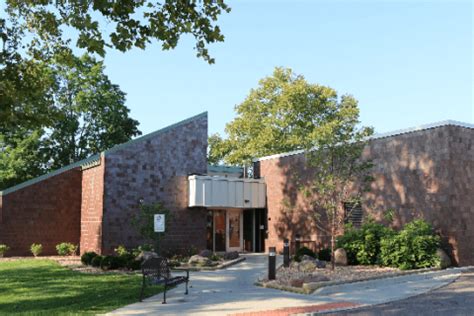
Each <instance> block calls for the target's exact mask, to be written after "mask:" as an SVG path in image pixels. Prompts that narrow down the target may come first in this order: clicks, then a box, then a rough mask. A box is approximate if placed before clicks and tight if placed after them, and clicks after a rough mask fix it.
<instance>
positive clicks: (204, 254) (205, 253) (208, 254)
mask: <svg viewBox="0 0 474 316" xmlns="http://www.w3.org/2000/svg"><path fill="white" fill-rule="evenodd" d="M212 254H213V252H212V251H210V250H207V249H205V250H201V252H200V253H199V255H200V256H201V257H206V258H211V256H212Z"/></svg>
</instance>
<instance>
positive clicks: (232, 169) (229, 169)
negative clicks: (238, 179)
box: [207, 165, 244, 173]
mask: <svg viewBox="0 0 474 316" xmlns="http://www.w3.org/2000/svg"><path fill="white" fill-rule="evenodd" d="M207 171H208V172H228V173H242V172H243V171H244V168H242V167H237V166H225V165H208V166H207Z"/></svg>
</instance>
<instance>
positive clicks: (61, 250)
mask: <svg viewBox="0 0 474 316" xmlns="http://www.w3.org/2000/svg"><path fill="white" fill-rule="evenodd" d="M56 251H57V252H58V255H60V256H72V255H74V254H76V251H77V246H76V245H74V244H71V243H69V242H63V243H60V244H58V245H56Z"/></svg>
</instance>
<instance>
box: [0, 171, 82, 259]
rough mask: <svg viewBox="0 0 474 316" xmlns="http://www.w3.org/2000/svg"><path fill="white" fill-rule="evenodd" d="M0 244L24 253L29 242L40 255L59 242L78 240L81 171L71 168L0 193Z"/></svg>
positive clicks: (13, 252) (17, 253)
mask: <svg viewBox="0 0 474 316" xmlns="http://www.w3.org/2000/svg"><path fill="white" fill-rule="evenodd" d="M2 200H3V201H2V213H3V214H2V222H1V224H0V225H1V226H0V231H1V234H0V244H2V243H3V244H7V245H8V246H9V247H10V248H11V249H10V251H9V252H8V253H7V255H9V256H28V255H31V253H30V246H31V244H32V243H40V244H42V245H43V254H44V255H54V254H56V249H55V246H56V245H57V244H59V243H61V242H71V243H74V244H76V245H77V244H79V235H80V231H79V227H80V210H81V171H80V170H79V169H72V170H69V171H66V172H63V173H61V174H58V175H55V176H53V177H50V178H47V179H45V180H43V181H40V182H38V183H35V184H32V185H29V186H27V187H25V188H22V189H19V190H17V191H13V192H11V193H8V194H5V195H3V197H2Z"/></svg>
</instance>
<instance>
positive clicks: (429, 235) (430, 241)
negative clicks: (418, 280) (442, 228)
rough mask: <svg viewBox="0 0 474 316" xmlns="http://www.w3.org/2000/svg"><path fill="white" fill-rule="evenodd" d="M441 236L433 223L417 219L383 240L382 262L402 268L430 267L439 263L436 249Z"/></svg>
mask: <svg viewBox="0 0 474 316" xmlns="http://www.w3.org/2000/svg"><path fill="white" fill-rule="evenodd" d="M439 243H440V238H439V237H438V236H436V235H435V234H434V232H433V229H432V227H431V225H429V224H428V223H426V222H425V221H423V220H415V221H413V222H411V223H408V224H406V225H405V227H404V228H403V229H402V230H401V231H400V232H399V233H398V234H394V235H392V236H387V237H385V238H383V239H382V241H381V248H380V258H381V263H382V264H383V265H386V266H391V267H397V268H399V269H402V270H407V269H419V268H428V267H433V266H437V265H439V258H438V256H437V255H436V249H437V248H438V247H439Z"/></svg>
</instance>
